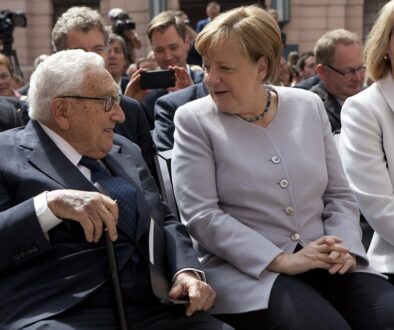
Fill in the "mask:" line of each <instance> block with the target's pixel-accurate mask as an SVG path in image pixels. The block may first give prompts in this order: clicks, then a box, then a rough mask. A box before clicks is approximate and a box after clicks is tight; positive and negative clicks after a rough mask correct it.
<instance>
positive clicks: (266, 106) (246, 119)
mask: <svg viewBox="0 0 394 330" xmlns="http://www.w3.org/2000/svg"><path fill="white" fill-rule="evenodd" d="M266 91H267V93H268V94H267V95H268V96H267V104H266V105H265V108H264V110H263V112H262V113H260V114H259V115H258V116H256V117H254V118H244V117H241V116H240V115H238V116H239V117H240V118H241V119H243V120H245V121H247V122H249V123H255V122H256V121H258V120H260V119H262V118H264V116H265V114H266V113H267V112H268V109H269V107H270V105H271V100H272V96H271V92H270V90H269V89H268V88H267V89H266Z"/></svg>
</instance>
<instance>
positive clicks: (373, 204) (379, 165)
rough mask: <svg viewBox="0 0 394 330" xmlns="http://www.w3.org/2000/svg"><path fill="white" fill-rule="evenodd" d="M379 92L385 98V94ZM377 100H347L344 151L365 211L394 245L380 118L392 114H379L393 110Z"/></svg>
mask: <svg viewBox="0 0 394 330" xmlns="http://www.w3.org/2000/svg"><path fill="white" fill-rule="evenodd" d="M377 96H378V97H379V99H380V100H382V99H383V96H382V95H377ZM363 101H364V102H363ZM376 101H377V100H375V103H374V104H371V103H372V102H365V100H360V99H359V98H351V99H349V100H348V101H346V102H345V104H344V106H343V109H342V114H341V118H342V130H341V136H340V152H341V157H342V162H343V167H344V169H345V172H346V174H347V177H348V179H349V183H350V186H351V188H352V189H353V190H354V191H355V193H356V196H357V199H358V202H359V206H360V209H361V212H362V214H363V215H364V216H365V218H366V219H367V220H368V222H369V224H370V225H371V227H372V228H373V229H374V230H375V231H376V232H378V233H379V235H380V236H382V237H383V239H385V240H386V241H387V242H389V243H390V244H391V245H394V221H393V219H394V192H393V185H392V181H391V177H390V173H389V169H388V165H387V161H386V155H385V152H384V150H383V142H384V141H383V132H382V126H383V125H384V123H382V122H380V121H381V120H389V118H385V117H384V119H380V118H378V116H377V114H378V113H379V114H382V113H385V112H387V111H390V112H391V110H389V109H387V104H382V102H376ZM390 129H392V127H390ZM390 145H391V146H392V145H393V143H392V142H390Z"/></svg>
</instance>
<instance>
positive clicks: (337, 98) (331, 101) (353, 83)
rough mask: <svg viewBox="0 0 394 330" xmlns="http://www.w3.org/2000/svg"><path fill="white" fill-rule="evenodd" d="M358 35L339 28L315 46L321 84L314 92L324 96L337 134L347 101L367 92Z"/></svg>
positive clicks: (330, 32)
mask: <svg viewBox="0 0 394 330" xmlns="http://www.w3.org/2000/svg"><path fill="white" fill-rule="evenodd" d="M362 51H363V49H362V46H361V41H360V39H359V37H358V36H357V34H355V33H353V32H350V31H347V30H344V29H336V30H331V31H328V32H327V33H325V34H324V35H323V36H322V37H321V38H320V39H319V40H318V41H317V42H316V44H315V48H314V53H315V61H316V71H317V74H318V75H319V77H320V80H321V81H320V83H319V84H318V85H316V86H314V87H312V89H311V90H310V91H311V92H314V93H316V94H317V95H319V96H320V98H321V99H322V101H323V103H324V107H325V108H326V111H327V114H328V118H329V120H330V124H331V129H332V131H333V132H336V131H340V129H341V117H340V115H341V108H342V105H343V103H344V102H345V100H346V99H347V98H348V97H350V96H353V95H355V94H357V93H358V92H360V91H361V90H362V89H363V85H364V73H365V66H364V64H363V54H362Z"/></svg>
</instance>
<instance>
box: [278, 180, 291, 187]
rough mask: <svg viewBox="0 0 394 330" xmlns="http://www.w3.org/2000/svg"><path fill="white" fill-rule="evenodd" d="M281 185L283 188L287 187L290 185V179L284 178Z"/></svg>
mask: <svg viewBox="0 0 394 330" xmlns="http://www.w3.org/2000/svg"><path fill="white" fill-rule="evenodd" d="M279 186H280V187H281V188H283V189H286V188H287V187H288V186H289V181H287V180H286V179H282V180H280V182H279Z"/></svg>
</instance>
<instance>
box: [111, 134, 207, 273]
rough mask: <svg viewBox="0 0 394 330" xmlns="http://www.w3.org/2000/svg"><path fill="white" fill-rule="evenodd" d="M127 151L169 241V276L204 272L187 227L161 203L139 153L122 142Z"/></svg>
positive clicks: (167, 245)
mask: <svg viewBox="0 0 394 330" xmlns="http://www.w3.org/2000/svg"><path fill="white" fill-rule="evenodd" d="M117 142H121V143H122V148H123V150H124V151H127V152H129V153H130V154H131V155H132V159H133V161H134V163H135V166H136V168H137V171H138V176H139V179H140V182H141V188H142V191H143V194H144V197H145V200H146V202H147V203H148V205H147V206H148V207H149V212H150V213H151V214H152V216H153V217H154V219H155V220H156V221H157V222H158V224H159V225H160V226H161V227H162V229H163V230H164V235H165V238H166V254H167V262H168V270H169V276H170V278H172V277H173V276H174V274H175V273H177V272H178V271H179V270H181V269H184V268H194V269H198V270H201V265H200V263H199V261H198V258H197V255H196V253H195V251H194V249H193V244H192V241H191V238H190V236H189V234H188V233H187V231H186V228H185V226H184V225H183V224H182V223H180V222H179V221H178V219H177V218H176V217H175V216H174V215H173V214H172V213H171V212H170V210H169V208H168V206H167V205H166V204H165V203H164V202H163V201H162V199H161V197H160V195H159V192H158V189H157V186H156V184H155V181H154V179H153V177H152V175H151V173H150V171H149V170H148V168H147V166H146V164H145V162H144V160H143V159H142V157H141V154H140V152H139V151H138V150H137V148H135V146H133V145H131V144H130V143H129V141H126V140H124V139H123V141H122V139H119V138H118V141H117Z"/></svg>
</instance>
